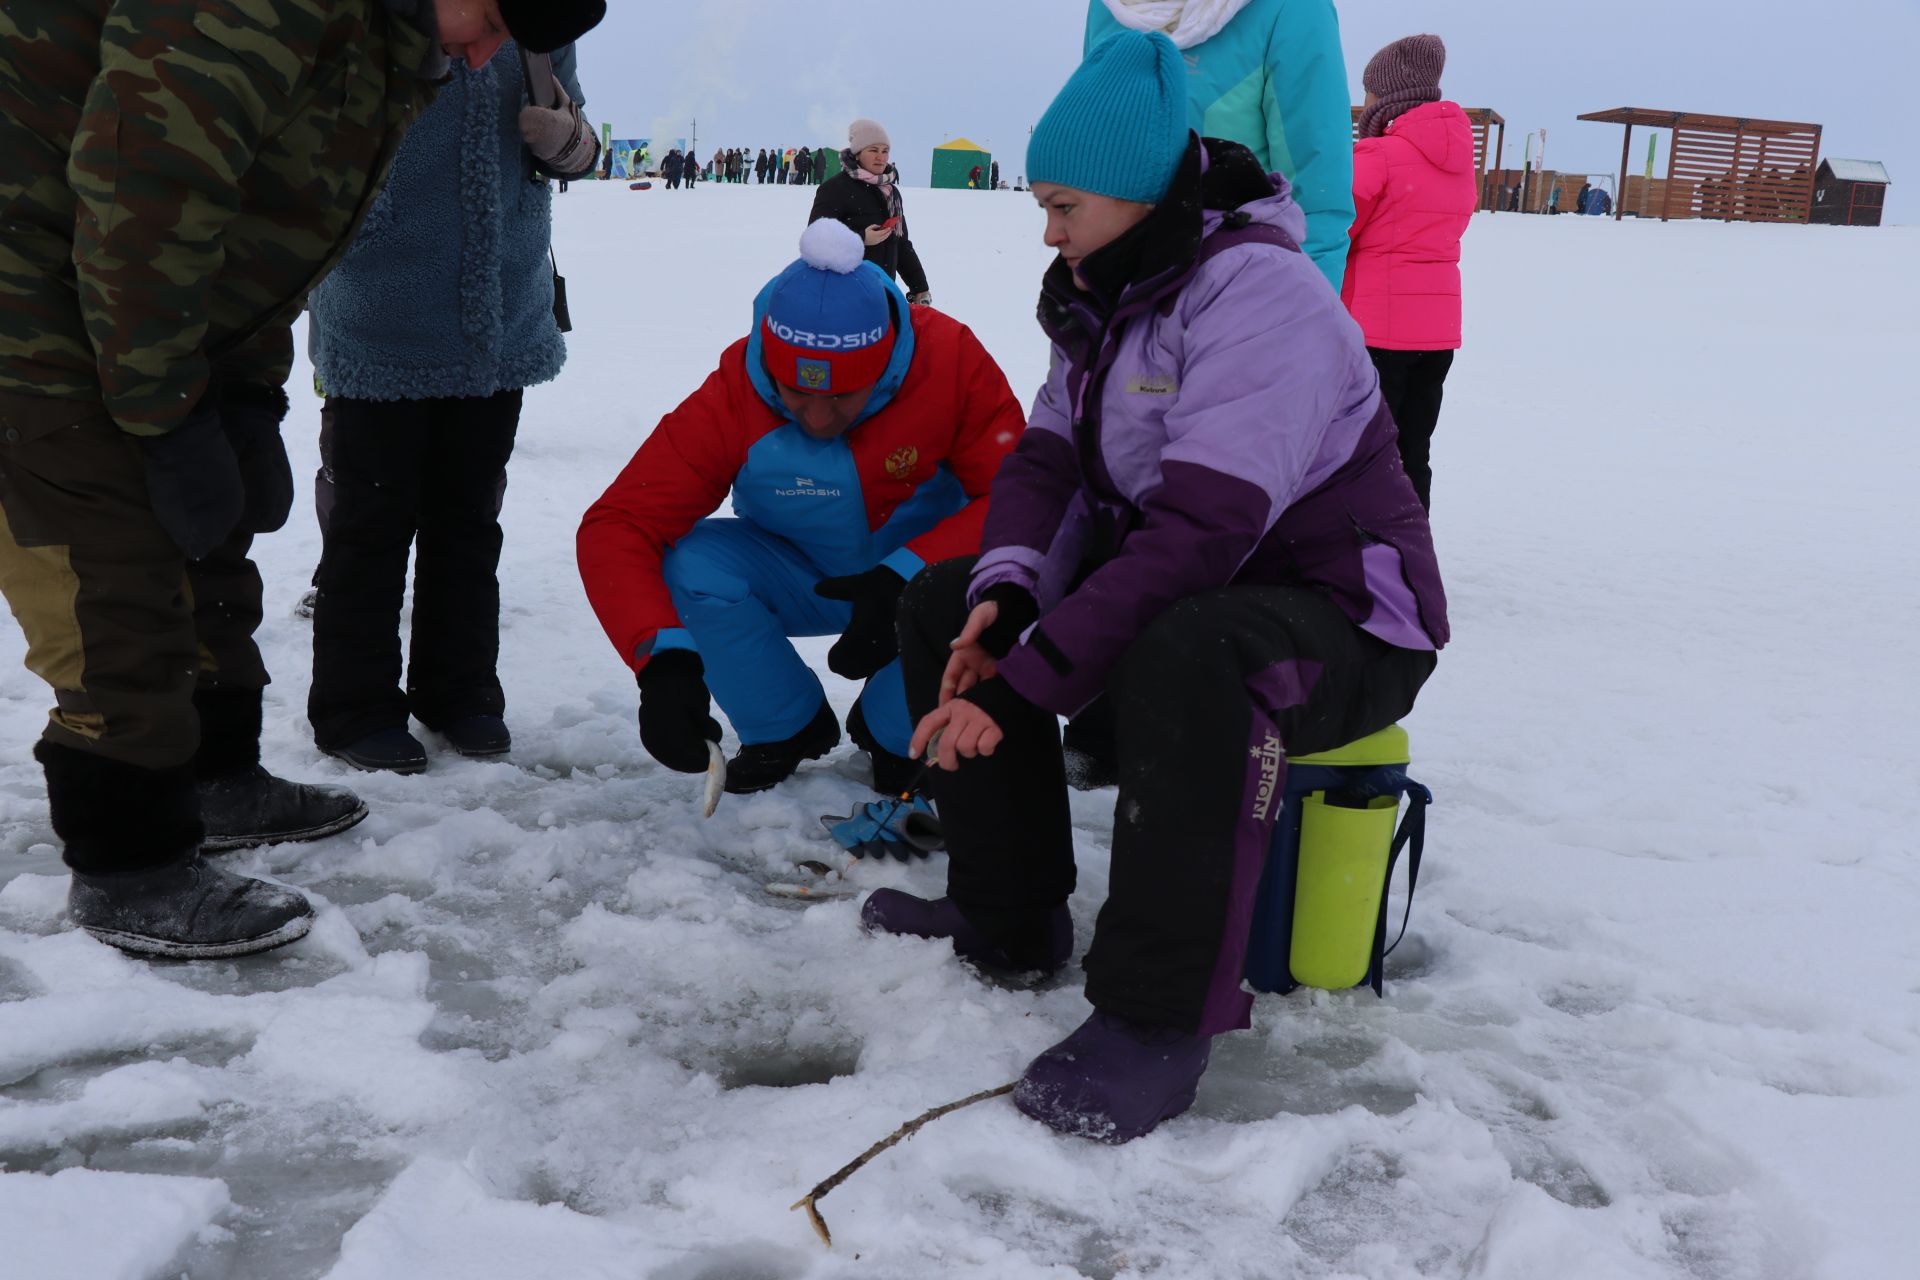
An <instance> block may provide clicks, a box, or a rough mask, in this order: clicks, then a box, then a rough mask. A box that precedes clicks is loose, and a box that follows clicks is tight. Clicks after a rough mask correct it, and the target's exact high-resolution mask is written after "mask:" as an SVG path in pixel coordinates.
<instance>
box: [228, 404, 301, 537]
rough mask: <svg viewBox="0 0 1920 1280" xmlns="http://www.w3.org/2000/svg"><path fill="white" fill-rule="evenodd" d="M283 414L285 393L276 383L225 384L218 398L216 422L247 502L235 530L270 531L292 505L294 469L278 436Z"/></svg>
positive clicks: (281, 522)
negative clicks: (237, 466)
mask: <svg viewBox="0 0 1920 1280" xmlns="http://www.w3.org/2000/svg"><path fill="white" fill-rule="evenodd" d="M286 416H287V393H286V392H284V391H282V390H280V388H278V387H271V388H268V387H251V386H250V387H239V386H235V387H229V388H228V389H227V391H226V394H225V395H224V396H223V397H222V398H221V401H220V425H221V426H222V427H223V428H225V430H226V433H227V443H228V444H230V445H232V446H233V456H234V457H235V458H236V459H238V460H239V463H240V479H241V482H242V483H243V484H244V485H245V486H246V492H247V499H246V506H245V508H244V509H243V510H242V511H241V513H240V523H239V525H238V526H237V527H238V528H239V529H241V530H243V531H245V532H247V533H272V532H273V531H274V530H275V529H278V528H280V527H281V526H282V525H284V524H286V522H287V515H288V513H289V512H291V511H292V510H293V468H292V467H291V466H290V465H289V464H288V462H287V446H286V444H285V443H284V442H283V441H282V440H281V439H280V422H281V419H283V418H285V417H286Z"/></svg>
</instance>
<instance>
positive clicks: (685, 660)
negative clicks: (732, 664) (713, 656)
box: [640, 649, 720, 773]
mask: <svg viewBox="0 0 1920 1280" xmlns="http://www.w3.org/2000/svg"><path fill="white" fill-rule="evenodd" d="M706 671H707V668H706V664H705V663H703V662H701V661H700V655H699V654H697V653H695V652H693V651H692V650H691V649H668V650H667V651H666V652H664V653H656V654H654V655H653V657H652V658H651V659H650V660H649V661H648V662H647V665H646V666H645V667H644V668H642V669H641V671H640V745H641V746H644V747H645V748H646V749H647V754H648V755H650V756H652V757H653V758H654V759H655V760H658V761H659V762H660V763H661V764H663V765H665V766H667V768H669V769H672V770H674V771H675V772H677V773H705V772H706V771H707V744H708V743H709V742H718V741H720V722H719V721H718V720H715V719H714V718H713V716H712V715H710V714H709V713H708V708H709V707H710V706H712V699H711V697H710V696H709V695H708V693H707V681H706Z"/></svg>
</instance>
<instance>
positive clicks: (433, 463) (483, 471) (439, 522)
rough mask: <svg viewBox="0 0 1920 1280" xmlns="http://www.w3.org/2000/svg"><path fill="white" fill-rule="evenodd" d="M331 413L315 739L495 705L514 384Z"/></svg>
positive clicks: (339, 402)
mask: <svg viewBox="0 0 1920 1280" xmlns="http://www.w3.org/2000/svg"><path fill="white" fill-rule="evenodd" d="M329 408H330V409H331V412H332V418H333V427H332V432H331V447H330V449H329V450H328V452H329V454H330V455H331V456H330V458H329V460H328V470H329V473H330V475H331V476H332V479H333V488H334V501H333V511H332V514H331V517H330V519H329V520H328V522H327V527H326V532H325V540H324V544H323V550H322V552H321V556H320V569H319V572H318V573H317V574H316V575H315V579H314V580H315V585H317V586H318V587H319V598H318V600H317V602H316V603H315V606H314V614H313V686H312V689H311V690H310V692H309V693H308V697H307V718H308V719H309V720H310V721H311V722H312V724H313V731H314V740H315V741H316V742H317V743H318V744H319V745H320V746H321V747H322V748H335V747H344V746H348V745H351V744H352V743H353V742H355V741H357V740H358V739H360V738H363V737H365V736H366V735H368V734H370V733H375V732H378V731H381V730H384V729H396V728H404V727H405V726H406V723H407V716H408V714H409V713H411V714H412V715H413V716H415V717H416V718H418V719H419V720H420V722H421V723H422V724H425V725H427V726H428V727H429V728H434V727H438V726H441V725H445V724H447V723H449V722H451V721H453V720H457V719H459V718H460V717H462V716H468V715H499V714H500V713H501V712H502V711H503V710H504V709H505V707H506V697H505V694H504V693H503V692H502V690H501V688H500V679H499V675H498V673H497V671H496V667H497V666H498V662H499V656H500V584H499V580H498V579H497V577H496V576H495V573H496V570H497V569H498V568H499V564H500V545H501V532H500V522H499V518H498V517H499V511H500V508H499V498H500V495H499V486H500V478H501V476H502V474H503V473H504V472H505V470H506V465H507V460H508V459H509V458H510V457H511V456H512V455H513V441H514V433H515V431H516V430H517V429H518V427H519V423H520V392H519V391H518V390H513V391H501V392H498V393H496V394H494V395H491V396H486V397H480V398H471V397H470V398H449V399H436V400H352V399H347V398H345V397H341V396H335V397H333V398H332V399H331V400H330V401H329ZM409 547H411V548H412V549H413V553H414V576H413V639H412V646H411V649H410V652H409V654H408V659H407V664H406V689H405V692H404V693H403V692H402V691H401V688H400V680H401V661H400V634H399V632H400V607H401V603H402V601H403V599H404V598H405V595H406V578H407V552H408V549H409Z"/></svg>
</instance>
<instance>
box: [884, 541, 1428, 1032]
mask: <svg viewBox="0 0 1920 1280" xmlns="http://www.w3.org/2000/svg"><path fill="white" fill-rule="evenodd" d="M972 567H973V562H972V560H970V559H960V560H949V561H946V562H944V563H941V564H938V565H935V566H932V567H931V568H928V569H926V570H925V571H923V572H922V573H920V574H919V575H918V576H917V577H915V578H914V580H913V582H912V583H911V584H910V585H909V586H908V587H907V590H906V592H905V594H904V595H903V596H902V598H901V605H900V615H899V624H900V660H901V666H902V670H903V673H904V675H905V677H906V686H907V709H908V711H909V712H910V713H911V714H912V715H913V717H914V718H915V720H916V722H917V721H918V719H919V718H920V717H922V716H924V715H926V714H927V713H928V712H929V711H931V710H932V709H933V708H934V706H935V705H936V703H937V700H938V696H939V686H940V675H941V672H942V671H944V670H945V668H946V663H947V658H948V656H949V653H950V650H949V648H948V642H949V641H951V640H952V638H953V637H954V636H956V635H958V634H959V633H960V630H961V627H962V626H963V625H964V623H965V621H966V617H967V612H968V610H967V604H966V591H967V582H968V578H969V575H970V573H971V571H972ZM1434 664H1435V655H1434V654H1432V653H1430V652H1420V651H1416V650H1411V649H1398V648H1395V647H1394V646H1392V645H1389V644H1387V643H1386V642H1385V641H1382V640H1380V639H1377V638H1376V637H1374V636H1372V635H1370V634H1368V633H1367V632H1365V631H1362V630H1361V629H1360V628H1359V627H1357V626H1355V625H1354V624H1353V623H1352V622H1351V621H1350V620H1348V618H1347V616H1346V615H1345V614H1344V613H1342V612H1341V611H1340V609H1339V607H1338V606H1336V605H1335V604H1334V603H1333V602H1332V601H1331V600H1330V599H1328V598H1327V597H1326V596H1324V595H1322V594H1320V593H1319V592H1316V591H1310V590H1305V589H1301V588H1294V587H1271V586H1235V587H1227V588H1225V589H1222V590H1218V591H1211V592H1208V593H1206V594H1203V595H1198V596H1193V597H1190V598H1188V599H1186V600H1182V601H1180V602H1179V603H1177V604H1175V605H1174V606H1173V607H1171V608H1169V609H1168V610H1166V612H1164V613H1163V614H1161V615H1160V617H1158V618H1157V619H1155V620H1154V621H1153V622H1152V623H1151V624H1149V625H1148V627H1147V628H1146V630H1145V631H1143V632H1142V633H1141V635H1140V636H1139V638H1138V639H1136V640H1135V641H1134V642H1133V644H1132V646H1131V647H1130V648H1129V649H1128V650H1127V653H1126V655H1125V656H1124V657H1123V658H1122V660H1121V662H1120V663H1119V665H1118V666H1117V667H1116V668H1115V670H1114V673H1113V677H1112V680H1111V681H1110V682H1109V684H1108V686H1107V693H1106V697H1107V698H1108V699H1109V700H1110V701H1111V703H1112V707H1113V714H1114V722H1115V726H1116V729H1117V746H1118V756H1119V767H1120V782H1119V798H1118V800H1117V801H1116V803H1115V806H1114V818H1113V859H1112V873H1111V878H1110V882H1109V885H1108V892H1107V900H1106V903H1105V905H1104V906H1102V907H1101V909H1100V915H1099V919H1098V922H1097V924H1096V927H1095V930H1094V937H1093V946H1092V948H1091V949H1090V950H1089V951H1088V952H1087V956H1086V962H1085V967H1086V973H1087V999H1088V1000H1089V1001H1090V1002H1091V1003H1092V1004H1093V1006H1094V1007H1095V1008H1097V1009H1100V1010H1102V1011H1105V1012H1108V1013H1114V1014H1118V1015H1120V1016H1122V1017H1125V1018H1130V1019H1133V1020H1135V1021H1138V1022H1144V1023H1148V1024H1151V1025H1156V1026H1166V1027H1172V1028H1177V1029H1179V1030H1182V1031H1188V1032H1194V1031H1199V1032H1205V1033H1207V1034H1218V1033H1220V1032H1222V1031H1228V1030H1232V1029H1234V1028H1236V1027H1243V1026H1245V1025H1246V1024H1247V1018H1248V1015H1249V1011H1250V1009H1251V1003H1252V1001H1251V997H1250V996H1248V995H1247V994H1246V993H1245V992H1243V991H1242V990H1241V985H1240V978H1241V973H1242V971H1243V969H1244V967H1245V956H1246V945H1247V932H1248V928H1249V925H1250V922H1251V920H1252V911H1253V900H1254V895H1255V891H1256V889H1257V888H1258V886H1259V880H1260V872H1261V870H1262V868H1263V866H1264V865H1265V860H1266V854H1267V848H1268V845H1269V844H1270V843H1271V840H1272V836H1273V828H1274V824H1275V821H1276V820H1277V819H1278V817H1279V811H1280V805H1279V802H1278V800H1277V799H1275V798H1274V797H1276V796H1277V795H1279V794H1280V793H1281V791H1282V790H1283V788H1284V784H1285V777H1284V771H1285V767H1286V766H1285V756H1286V755H1290V754H1291V755H1299V754H1304V753H1308V752H1314V751H1326V750H1330V749H1332V748H1334V747H1337V746H1341V745H1344V744H1345V743H1348V742H1351V741H1353V740H1354V739H1356V738H1361V737H1364V736H1365V735H1367V734H1369V733H1373V732H1375V731H1376V730H1379V729H1383V728H1385V727H1386V726H1388V725H1390V724H1392V723H1393V722H1394V721H1395V720H1397V719H1399V718H1400V717H1401V716H1403V715H1405V714H1406V713H1407V712H1408V711H1409V710H1410V709H1411V708H1412V706H1413V701H1414V696H1415V695H1416V694H1417V693H1418V692H1419V690H1420V687H1421V685H1422V684H1424V683H1425V682H1426V679H1427V677H1428V676H1429V675H1430V674H1432V672H1433V668H1434ZM1000 728H1001V730H1002V732H1003V733H1004V734H1005V735H1006V737H1005V740H1004V741H1003V742H1002V743H1001V744H1000V747H999V749H998V750H996V751H995V752H994V754H993V755H992V756H983V757H978V758H975V759H971V760H965V761H963V762H962V763H961V765H960V768H959V769H958V770H957V771H955V772H953V773H948V772H946V771H944V770H940V769H935V770H932V771H931V774H930V776H931V779H932V782H931V791H932V795H933V800H934V804H935V806H936V807H937V808H938V810H939V813H940V820H941V823H942V825H943V826H944V828H945V831H946V837H947V849H948V853H949V863H948V869H947V888H948V893H949V895H950V896H951V897H952V898H953V900H954V902H955V903H956V904H957V905H958V906H959V908H960V910H961V911H962V913H963V914H965V915H966V917H967V918H968V919H969V920H970V921H972V922H973V923H974V924H975V925H976V926H978V927H979V928H980V929H982V930H983V931H985V932H986V933H987V934H988V935H989V936H990V937H992V938H994V939H995V941H996V942H998V943H999V944H1000V945H1002V946H1003V947H1005V948H1007V949H1008V951H1009V952H1010V953H1012V954H1015V955H1019V954H1022V953H1031V952H1033V951H1034V950H1036V949H1041V948H1043V943H1042V938H1043V937H1044V928H1045V924H1044V922H1045V918H1046V915H1047V913H1048V912H1049V911H1050V910H1052V909H1053V908H1055V907H1057V906H1059V905H1060V904H1062V903H1064V902H1066V901H1067V899H1068V897H1069V895H1071V894H1072V892H1073V889H1074V880H1075V868H1074V859H1073V832H1072V826H1071V822H1070V820H1069V813H1068V807H1067V786H1066V778H1065V771H1064V766H1063V763H1062V758H1061V747H1060V728H1059V721H1058V719H1057V718H1056V717H1055V716H1054V715H1053V713H1052V712H1049V711H1046V710H1043V709H1041V708H1038V707H1031V706H1029V707H1026V708H1025V709H1024V711H1023V713H1022V714H1021V715H1020V716H1019V717H1018V718H1017V719H1016V720H1015V722H1013V723H1009V724H1002V725H1001V726H1000ZM1276 761H1277V762H1278V766H1277V772H1276V763H1275V762H1276Z"/></svg>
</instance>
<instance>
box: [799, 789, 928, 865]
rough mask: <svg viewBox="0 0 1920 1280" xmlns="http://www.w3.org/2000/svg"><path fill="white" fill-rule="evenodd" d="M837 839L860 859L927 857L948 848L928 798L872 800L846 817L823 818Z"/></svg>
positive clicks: (903, 859)
mask: <svg viewBox="0 0 1920 1280" xmlns="http://www.w3.org/2000/svg"><path fill="white" fill-rule="evenodd" d="M820 821H821V822H822V824H824V825H825V826H826V828H827V834H829V835H831V836H832V837H833V839H834V842H835V843H836V844H838V845H839V846H840V847H841V848H843V849H845V850H847V851H848V852H849V853H851V854H852V855H853V856H854V857H856V858H889V857H890V858H898V859H899V860H900V861H901V862H905V861H907V859H909V858H911V857H913V856H915V855H916V854H917V855H919V856H920V857H923V858H924V857H925V856H926V855H927V854H929V853H933V852H935V851H937V850H939V849H944V848H946V839H945V837H943V836H942V835H941V833H940V819H939V818H938V817H937V816H936V815H935V814H934V812H933V806H932V805H931V804H928V803H927V800H926V797H924V796H921V795H917V794H916V795H912V796H907V797H904V798H894V799H888V800H870V801H868V802H867V803H866V804H863V805H861V806H860V807H859V808H858V809H857V810H855V811H854V812H853V813H852V814H851V815H849V816H848V817H845V818H833V817H827V818H822V819H821V820H820Z"/></svg>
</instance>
